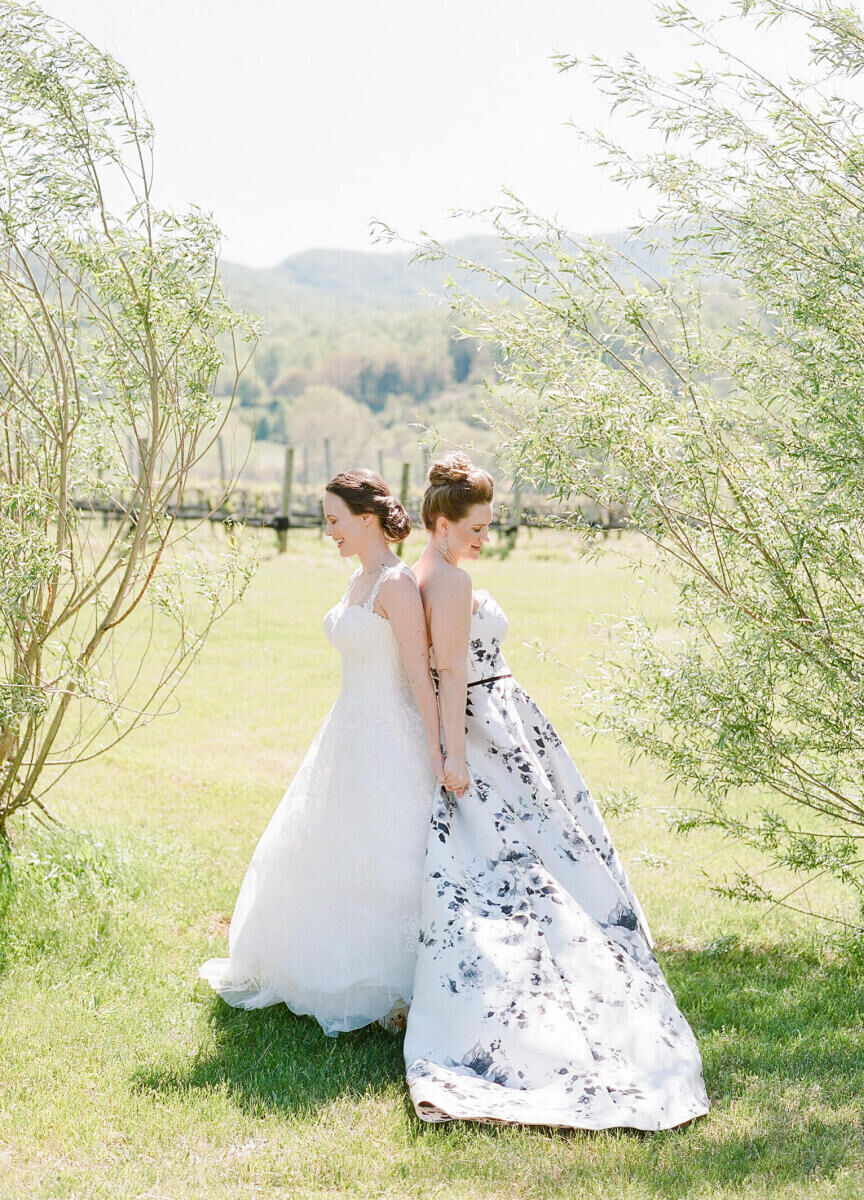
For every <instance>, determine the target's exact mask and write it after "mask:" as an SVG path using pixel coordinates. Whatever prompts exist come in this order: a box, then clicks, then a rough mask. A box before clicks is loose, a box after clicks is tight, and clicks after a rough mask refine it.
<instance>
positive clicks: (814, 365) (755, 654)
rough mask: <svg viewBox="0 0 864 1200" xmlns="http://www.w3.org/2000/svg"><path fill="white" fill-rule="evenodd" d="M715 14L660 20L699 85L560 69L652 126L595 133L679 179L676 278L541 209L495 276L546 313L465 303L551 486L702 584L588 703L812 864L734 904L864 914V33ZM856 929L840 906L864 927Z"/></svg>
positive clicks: (744, 889)
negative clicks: (821, 896) (767, 47)
mask: <svg viewBox="0 0 864 1200" xmlns="http://www.w3.org/2000/svg"><path fill="white" fill-rule="evenodd" d="M713 12H714V16H715V19H714V20H713V21H712V22H710V23H708V22H706V21H705V20H703V19H701V18H700V16H699V15H698V14H697V13H696V12H694V11H693V10H692V9H691V8H690V7H689V6H688V5H686V4H683V3H674V4H663V5H659V6H658V7H657V8H656V14H657V18H658V20H659V21H660V22H661V23H662V24H663V25H664V26H667V27H669V28H670V29H678V30H681V29H683V30H684V31H686V32H687V33H688V34H689V35H690V36H691V38H692V39H693V41H694V42H695V43H696V44H697V45H698V47H699V57H700V60H701V62H702V64H703V65H700V66H693V67H692V68H691V69H689V70H687V71H684V72H682V73H680V74H677V75H676V76H675V77H673V78H662V77H660V76H658V75H657V74H656V73H655V72H653V71H652V70H650V69H649V68H648V67H646V66H645V65H643V64H642V63H640V62H639V61H638V60H637V59H636V58H635V57H633V56H632V55H628V56H626V57H625V58H624V59H623V60H621V61H620V62H617V63H608V62H605V61H600V60H597V59H594V60H589V61H588V62H587V63H579V62H577V61H576V60H573V59H570V58H568V57H566V56H565V57H562V58H561V59H560V60H559V66H560V68H561V69H562V70H563V71H574V70H588V71H589V72H591V73H593V77H594V79H595V81H596V85H597V86H598V87H599V88H600V89H601V90H602V91H603V92H605V93H606V95H607V96H608V97H609V99H610V101H611V104H612V106H613V107H614V108H616V109H617V110H618V111H619V112H620V113H623V114H626V115H627V117H628V119H629V126H630V129H631V131H636V130H641V129H642V128H643V127H644V125H646V124H647V127H648V129H649V130H650V135H649V137H648V138H647V139H646V138H642V137H641V135H640V139H641V142H642V147H643V148H641V149H640V150H639V151H633V150H630V149H629V148H628V146H627V145H621V144H617V143H613V142H612V141H611V140H610V139H608V138H605V137H603V136H602V135H600V136H599V137H597V138H595V140H596V141H597V142H598V143H599V145H600V146H601V148H602V152H603V157H604V160H605V162H606V163H607V164H608V166H609V169H610V171H611V172H612V173H613V174H614V175H615V176H616V177H617V178H618V179H620V180H622V181H624V182H625V183H626V182H631V181H640V182H642V183H647V184H648V185H650V187H651V188H653V189H654V193H655V195H656V196H657V200H658V211H657V213H656V217H654V218H653V220H652V224H653V223H654V222H655V221H656V225H657V226H658V227H659V228H660V229H661V230H662V231H663V238H664V240H665V242H666V251H668V252H669V253H670V255H671V258H672V260H673V261H672V270H668V269H667V264H666V263H665V262H664V260H663V258H658V259H657V261H658V262H659V263H662V264H663V266H662V270H661V269H660V267H659V266H658V267H652V265H651V261H650V259H648V258H646V255H645V253H644V251H645V248H646V246H650V235H649V233H648V232H646V230H645V229H644V228H643V229H641V230H639V229H637V230H634V231H633V238H634V243H633V244H634V245H635V246H638V247H639V249H638V252H631V251H627V250H626V248H625V249H618V250H616V249H613V248H612V247H611V246H610V245H609V244H607V243H606V242H604V241H602V240H591V239H579V238H575V237H572V236H570V235H568V233H567V231H566V230H563V229H561V228H559V227H557V226H556V225H555V224H553V223H550V222H548V221H545V220H543V219H542V218H540V217H538V216H535V215H534V214H532V213H531V212H529V211H528V210H526V209H525V208H524V206H522V205H521V204H520V203H519V202H518V201H517V200H515V199H513V200H512V201H508V202H507V203H506V204H504V205H502V206H499V207H498V208H496V209H494V210H492V213H491V215H492V219H493V220H494V222H495V225H496V227H497V229H498V231H499V233H500V234H501V236H502V238H503V239H504V242H505V247H506V249H507V251H508V255H507V259H508V261H507V263H506V264H505V265H503V266H502V268H501V269H500V270H495V269H493V270H489V269H488V268H483V267H482V266H479V265H475V269H477V270H483V271H484V273H485V274H486V275H491V276H492V277H493V278H496V279H497V280H498V281H499V282H506V283H507V284H509V285H510V286H511V287H512V288H514V289H516V291H517V292H518V294H520V295H521V297H522V303H521V304H507V305H497V306H496V305H490V304H482V303H479V302H478V301H477V300H476V299H472V297H471V296H470V295H469V294H466V293H464V292H463V293H461V294H456V295H455V296H454V303H455V304H456V306H457V308H459V309H460V310H461V312H462V314H463V318H464V324H465V327H466V328H467V329H471V330H472V331H473V333H474V334H475V335H476V334H477V333H478V332H479V333H480V334H481V335H482V336H484V337H485V338H488V339H489V340H490V341H491V342H493V343H494V344H495V345H496V346H497V348H498V351H499V356H500V361H501V363H502V368H501V375H502V382H503V385H504V387H503V389H502V391H503V394H504V395H505V396H506V397H507V398H508V405H509V410H508V411H506V412H505V416H504V418H503V419H502V420H501V421H500V423H499V431H500V433H501V436H502V438H503V441H504V443H505V444H506V449H507V451H508V452H509V454H510V456H511V458H512V459H513V461H514V463H515V464H517V465H518V469H519V471H520V472H521V474H522V476H523V478H529V479H533V480H534V481H535V482H537V483H542V484H545V485H547V486H550V487H551V488H552V489H553V491H554V492H555V494H556V495H558V496H559V497H561V498H562V499H567V498H573V497H576V496H588V497H591V498H592V499H594V500H595V501H597V502H599V504H601V505H604V506H607V507H609V508H612V509H614V510H616V512H618V513H623V514H625V515H626V523H627V524H628V525H629V526H630V527H631V528H632V529H634V530H639V531H641V533H642V534H643V535H644V536H645V537H647V538H648V539H649V540H650V541H651V542H652V543H653V544H654V546H655V547H656V551H657V557H658V561H659V563H660V564H661V566H662V567H663V568H664V569H665V570H666V571H667V573H668V574H669V576H670V577H671V578H672V579H673V580H674V582H675V584H676V585H677V596H678V603H677V613H676V616H677V621H678V623H679V628H680V630H681V635H680V636H679V637H670V636H669V631H668V630H666V631H662V630H661V631H659V633H658V631H657V629H655V628H652V627H651V625H650V624H649V622H648V621H647V620H646V619H644V618H643V617H642V616H640V615H638V614H635V615H634V616H633V617H632V618H630V619H628V620H627V621H626V622H624V624H623V626H622V627H620V629H619V632H620V634H621V639H620V645H621V647H622V650H621V653H620V655H618V656H611V657H608V658H607V659H606V661H605V663H604V666H603V669H602V671H601V679H600V682H599V686H598V687H597V689H596V690H595V691H593V692H591V693H590V694H589V695H588V697H587V700H588V703H589V711H590V712H591V713H592V717H591V726H592V728H594V729H595V730H596V731H598V732H603V733H605V734H609V733H611V734H613V735H615V736H617V737H618V738H620V739H622V740H623V742H624V743H625V744H626V745H627V746H629V747H631V748H632V749H633V750H634V751H636V752H639V753H644V754H647V755H651V756H654V757H655V758H656V759H658V760H660V761H661V762H662V763H664V764H665V765H666V767H667V770H668V773H669V775H670V776H671V778H672V779H673V780H675V781H676V783H682V784H685V785H688V786H689V787H690V788H691V789H694V790H695V792H696V794H697V796H698V797H699V798H700V802H697V808H698V811H697V812H696V813H694V814H692V815H690V816H685V817H683V818H682V821H681V824H682V825H684V826H685V827H688V826H690V825H692V824H709V825H713V826H717V827H719V828H721V829H722V830H724V831H725V832H726V833H727V834H729V835H730V836H731V837H732V838H734V839H741V840H743V841H744V842H746V843H750V844H752V845H754V846H756V847H758V848H759V849H760V850H761V851H762V852H763V853H764V854H767V856H768V859H769V868H770V866H771V865H773V866H774V867H777V868H789V869H791V870H792V871H794V872H796V873H798V875H797V877H796V878H795V879H794V880H792V881H791V882H790V883H789V884H788V886H787V887H786V888H784V889H782V890H780V891H778V890H777V887H776V885H773V886H772V885H770V884H768V883H766V882H765V879H763V878H762V877H760V878H756V877H754V876H753V874H752V872H751V874H748V873H746V872H745V873H742V874H739V875H737V876H735V875H734V874H733V875H732V877H731V879H729V881H728V884H727V890H728V891H729V892H731V893H732V894H734V895H738V896H741V897H742V898H747V899H755V900H759V899H766V898H770V897H772V896H773V897H774V899H775V900H776V901H778V902H782V903H786V904H788V905H790V906H793V907H794V906H797V905H799V903H800V904H801V907H809V906H810V903H811V900H808V901H807V902H806V903H801V901H802V897H803V896H804V894H805V893H804V891H803V890H802V889H803V888H804V886H805V884H806V881H808V880H815V879H825V878H827V877H834V878H835V879H836V880H839V881H840V882H841V883H842V884H843V885H844V886H846V887H848V888H849V889H851V891H850V893H849V895H850V896H851V897H852V898H854V900H855V905H854V906H853V910H852V914H854V912H856V911H860V905H861V901H862V898H864V873H862V870H861V866H862V860H864V840H862V839H864V253H862V236H861V231H862V222H864V110H862V106H861V103H860V102H859V100H858V99H857V98H856V95H859V96H860V83H859V85H858V91H857V93H856V90H855V86H854V84H855V82H856V81H857V80H859V79H860V75H861V72H862V68H864V26H862V21H861V18H860V16H859V14H858V13H857V12H856V11H855V10H853V9H852V8H846V7H839V6H838V5H836V4H833V3H829V2H828V0H818V2H817V0H800V2H793V0H741V2H740V3H737V4H730V5H727V7H726V10H725V13H723V14H722V15H721V17H717V8H716V7H715V8H714V9H713ZM730 22H732V23H733V24H732V25H730ZM738 22H744V23H745V25H746V24H747V23H750V22H756V23H757V24H761V25H763V26H767V27H769V31H770V32H771V33H772V34H773V38H774V42H775V44H779V43H780V42H781V41H782V44H783V45H784V46H787V47H788V46H791V45H793V44H797V45H799V47H800V48H801V51H802V54H801V58H802V62H804V63H808V65H807V66H806V67H805V68H803V69H802V70H801V72H800V74H799V77H796V78H791V77H786V76H780V75H774V74H773V72H772V77H769V75H766V73H765V72H764V71H762V70H760V69H759V68H758V67H756V66H754V65H751V64H748V62H746V61H744V60H743V59H742V58H741V57H740V55H739V54H738V53H737V52H736V50H735V49H734V46H735V45H739V44H740V43H741V41H742V39H741V38H740V37H738V36H736V37H734V38H731V39H730V37H729V36H728V35H729V32H730V29H734V31H735V33H736V34H737V33H738V32H739V29H738ZM772 26H773V29H771V28H770V27H772ZM730 43H731V44H730ZM808 56H809V59H808ZM850 83H851V85H850ZM592 136H593V135H592ZM625 138H626V135H625ZM634 144H635V139H634ZM646 145H647V146H648V149H645V148H644V146H646ZM652 145H653V146H655V147H659V148H656V149H654V150H652V149H651V148H650V147H651V146H652ZM420 253H421V254H423V255H424V256H425V257H427V258H428V257H435V256H440V255H441V254H442V253H443V250H442V248H441V247H440V246H438V245H435V244H431V245H426V246H423V247H421V250H420ZM460 265H461V266H471V264H470V263H466V262H464V261H463V262H461V264H460ZM721 281H722V282H721ZM712 293H714V294H718V293H722V295H723V297H724V299H723V300H722V304H718V302H717V301H716V299H714V298H712V295H711V294H712ZM730 296H731V297H732V299H731V300H730ZM709 306H710V307H712V309H713V312H711V313H706V310H707V309H708V308H709ZM724 308H725V312H726V316H725V317H724V316H723V309H724ZM730 311H731V312H732V316H731V318H730V317H729V313H730ZM706 315H707V316H710V317H711V319H706ZM574 522H575V523H579V521H578V517H574ZM584 532H585V534H586V536H588V537H591V536H593V534H594V532H595V531H594V530H592V529H591V528H590V527H586V528H584ZM770 876H771V872H770V869H769V875H768V878H770ZM784 876H785V877H786V878H787V879H788V878H789V877H788V875H787V874H786V872H785V870H781V871H779V873H777V874H776V879H777V880H780V879H782V878H783V877H784ZM852 914H850V911H849V910H848V908H847V911H846V912H845V913H842V912H839V911H837V910H836V909H833V910H832V911H826V913H825V915H827V916H829V917H830V918H831V919H841V920H844V921H845V920H848V921H850V922H851V924H853V925H860V919H859V917H856V916H855V915H852Z"/></svg>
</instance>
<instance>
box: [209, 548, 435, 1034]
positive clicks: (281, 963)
mask: <svg viewBox="0 0 864 1200" xmlns="http://www.w3.org/2000/svg"><path fill="white" fill-rule="evenodd" d="M391 571H396V572H399V571H405V572H407V573H408V574H409V575H410V574H411V573H410V571H409V570H408V568H407V567H403V566H401V565H400V566H397V567H392V568H386V569H384V570H383V571H382V573H381V575H380V576H379V578H378V580H377V582H376V584H375V587H374V588H373V590H372V593H371V595H370V596H369V598H368V599H367V601H366V602H365V603H364V604H362V605H357V604H352V605H348V604H346V600H347V596H348V592H346V594H345V596H344V597H343V598H342V600H341V601H340V602H339V604H337V605H336V606H335V607H334V608H332V609H330V611H329V612H328V613H327V615H326V616H325V618H324V630H325V633H326V634H327V637H328V638H329V640H330V641H331V642H332V643H333V645H334V646H335V647H336V649H337V650H338V651H339V654H340V655H341V658H342V689H341V692H340V694H339V698H338V699H337V701H336V703H335V705H334V706H333V708H332V709H331V710H330V712H329V714H328V715H327V717H326V719H325V721H324V724H323V725H322V727H321V729H320V730H319V732H318V734H317V736H316V738H315V740H314V741H313V743H312V745H311V746H310V748H309V751H308V752H307V754H306V757H305V758H304V760H303V762H302V764H301V766H300V769H299V770H298V772H297V774H296V776H295V777H294V779H293V781H292V783H291V785H290V787H289V788H288V791H287V792H286V793H285V796H284V797H283V799H282V801H281V803H280V804H279V807H278V808H277V809H276V812H275V813H274V815H273V817H272V819H271V821H270V823H269V825H268V826H267V828H266V829H265V831H264V834H263V836H262V837H261V840H260V841H259V843H258V846H257V849H256V850H255V853H254V855H253V857H252V862H251V864H250V866H249V869H248V871H247V872H246V877H245V879H244V880H243V885H242V887H241V889H240V894H239V896H238V899H237V904H236V907H235V909H234V915H233V917H232V919H231V928H230V936H229V953H230V957H229V958H215V959H210V960H209V961H208V962H206V963H204V965H203V966H202V967H201V969H200V975H201V977H202V978H203V979H206V980H207V981H208V982H209V983H210V984H211V986H212V987H213V988H214V990H215V991H217V992H218V993H220V995H221V996H222V997H223V998H224V999H225V1000H226V1001H227V1002H228V1003H229V1004H231V1005H234V1006H235V1007H237V1008H264V1007H266V1006H267V1005H270V1004H277V1003H279V1002H280V1001H284V1003H285V1004H287V1005H288V1007H289V1008H290V1009H292V1010H293V1011H294V1012H296V1013H307V1014H311V1015H312V1016H314V1017H315V1018H316V1019H317V1020H318V1022H319V1023H320V1025H321V1027H322V1028H323V1029H324V1031H325V1033H328V1034H336V1033H339V1032H342V1031H345V1030H349V1029H357V1028H359V1027H360V1026H362V1025H367V1024H369V1023H370V1022H372V1021H375V1020H380V1019H382V1018H384V1017H386V1016H387V1014H388V1013H390V1012H391V1010H393V1009H394V1008H398V1007H399V1006H400V1005H403V1004H408V1003H409V1002H410V1000H411V989H412V980H413V974H414V964H415V959H416V950H417V932H418V926H419V905H420V898H421V893H422V879H423V859H424V851H425V848H426V840H427V832H428V829H429V820H430V814H431V808H432V802H433V797H434V794H435V790H436V783H435V776H434V772H433V770H432V766H431V763H430V760H429V752H428V749H427V745H426V738H425V736H424V733H423V727H422V723H421V720H420V716H419V713H418V711H417V708H416V705H415V703H414V699H413V696H412V694H411V690H410V687H409V684H408V680H407V678H406V676H405V672H404V670H403V668H402V664H401V661H400V658H399V651H398V647H397V644H396V639H395V637H394V634H393V630H392V628H391V626H390V622H389V621H388V620H387V619H386V618H384V617H381V616H379V615H378V614H377V613H375V612H374V604H375V598H376V596H377V595H378V591H379V589H380V587H381V585H382V583H383V582H384V580H385V579H386V578H387V576H388V574H389V573H390V572H391ZM356 574H357V572H355V575H354V576H352V581H353V579H354V578H355V577H356ZM411 578H412V579H413V575H412V576H411ZM349 591H350V584H349Z"/></svg>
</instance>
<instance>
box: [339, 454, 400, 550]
mask: <svg viewBox="0 0 864 1200" xmlns="http://www.w3.org/2000/svg"><path fill="white" fill-rule="evenodd" d="M324 490H325V492H330V493H331V494H332V495H334V496H338V497H339V499H340V500H344V501H345V503H346V504H347V505H348V507H349V509H350V510H351V512H353V513H356V514H357V515H362V514H363V513H371V514H372V516H374V517H377V519H378V524H379V525H380V526H381V530H382V532H383V534H384V537H385V538H386V539H387V541H388V542H402V541H404V540H405V538H406V537H407V536H408V534H409V533H410V532H411V518H410V517H409V516H408V514H407V512H406V511H405V509H404V508H403V507H402V505H401V504H400V503H399V501H398V500H397V499H396V497H395V496H394V495H393V493H392V492H391V491H390V489H389V488H388V486H387V484H386V483H385V482H384V480H383V479H382V478H381V476H380V475H377V474H376V473H375V472H374V471H367V470H366V468H365V467H355V468H354V469H353V470H352V471H342V472H340V474H339V475H334V476H333V478H332V479H331V480H330V482H329V483H328V484H327V486H326V488H325V489H324Z"/></svg>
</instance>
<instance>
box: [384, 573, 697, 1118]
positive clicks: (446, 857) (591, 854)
mask: <svg viewBox="0 0 864 1200" xmlns="http://www.w3.org/2000/svg"><path fill="white" fill-rule="evenodd" d="M478 596H479V599H480V604H479V607H478V608H477V609H476V611H475V613H474V615H473V617H472V626H471V642H470V648H469V688H468V709H467V721H466V725H467V761H468V768H469V774H470V777H471V784H470V787H469V789H468V791H467V792H466V793H465V794H464V795H463V796H462V797H460V798H458V799H453V798H452V797H449V798H448V794H447V793H446V792H444V791H443V790H441V789H439V791H438V794H437V795H438V798H437V800H436V803H435V807H434V811H433V816H432V822H431V828H430V837H429V844H428V848H427V854H426V873H425V879H424V884H423V897H422V906H421V908H422V915H421V929H420V938H419V941H420V944H419V947H418V958H417V969H416V974H415V978H414V987H413V994H414V999H413V1002H412V1005H411V1010H410V1012H409V1014H408V1025H407V1031H406V1037H405V1047H404V1050H405V1065H406V1073H407V1079H408V1085H409V1088H410V1091H411V1096H412V1099H413V1102H414V1106H415V1110H416V1112H417V1114H418V1116H420V1117H421V1118H422V1119H423V1120H425V1121H447V1120H453V1119H462V1120H473V1121H501V1122H517V1123H521V1124H541V1125H557V1126H569V1127H575V1128H584V1129H605V1128H609V1127H615V1126H629V1127H632V1128H636V1129H642V1130H657V1129H666V1128H671V1127H673V1126H675V1125H679V1124H681V1123H682V1122H685V1121H689V1120H691V1119H692V1118H694V1117H698V1116H700V1115H701V1114H703V1113H705V1112H706V1111H707V1109H708V1099H707V1096H706V1093H705V1087H704V1083H703V1080H702V1064H701V1059H700V1055H699V1049H698V1047H697V1045H696V1041H695V1039H694V1037H693V1034H692V1032H691V1030H690V1027H689V1025H688V1024H687V1021H686V1020H685V1018H684V1016H683V1015H682V1014H681V1012H680V1011H679V1009H678V1007H677V1005H676V1003H675V1000H674V998H673V996H672V993H671V992H670V990H669V987H668V985H667V983H666V981H665V979H664V977H663V974H662V972H661V970H660V968H659V966H658V964H657V961H656V959H655V957H654V955H653V953H652V950H651V945H652V942H651V936H650V933H649V930H648V927H647V924H646V922H645V918H644V915H643V913H642V910H641V909H640V907H639V903H638V901H637V899H636V897H635V895H634V893H633V890H632V888H631V886H630V883H629V881H628V879H627V875H626V873H625V870H624V868H623V866H622V864H621V861H620V859H619V858H618V855H617V854H616V852H615V849H614V847H613V845H612V842H611V839H610V837H609V833H608V831H607V829H606V826H605V824H604V822H603V819H602V817H601V815H600V813H599V811H598V809H597V806H596V804H595V802H594V800H593V799H592V797H591V795H590V793H589V791H588V789H587V788H586V786H585V783H584V781H583V779H582V776H581V775H580V773H579V771H578V770H577V768H576V766H575V764H574V763H573V761H572V759H571V758H570V756H569V754H568V753H567V751H566V749H565V748H564V746H563V745H562V743H561V739H560V738H559V737H558V735H557V734H556V732H555V730H554V729H553V728H552V726H551V725H550V723H549V721H548V720H547V719H546V718H545V717H544V715H543V713H542V712H541V711H540V709H539V708H538V707H537V706H536V705H535V704H534V702H533V701H532V700H531V698H530V697H529V696H528V695H526V693H525V692H524V691H523V690H522V689H521V688H520V687H519V686H518V684H516V682H515V681H514V680H513V678H512V677H511V676H510V674H509V668H508V667H507V663H506V661H505V659H504V657H503V654H502V653H501V641H502V640H503V638H504V635H505V634H506V631H507V620H506V617H505V616H504V613H503V612H502V611H501V609H500V608H499V606H498V605H497V604H496V603H495V601H494V600H493V599H492V597H491V596H489V594H488V593H482V592H481V593H478Z"/></svg>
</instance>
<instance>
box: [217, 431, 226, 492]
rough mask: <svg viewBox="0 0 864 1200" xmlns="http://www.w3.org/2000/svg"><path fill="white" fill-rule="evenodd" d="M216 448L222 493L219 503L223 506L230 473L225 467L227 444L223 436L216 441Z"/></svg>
mask: <svg viewBox="0 0 864 1200" xmlns="http://www.w3.org/2000/svg"><path fill="white" fill-rule="evenodd" d="M216 446H217V448H218V450H219V490H220V492H221V493H222V494H221V497H220V501H219V502H220V504H221V503H222V500H224V499H225V498H226V497H225V493H226V491H227V489H228V471H227V470H226V467H225V443H224V442H223V440H222V435H221V434H220V435H219V437H218V438H217V439H216Z"/></svg>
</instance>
